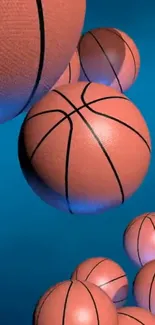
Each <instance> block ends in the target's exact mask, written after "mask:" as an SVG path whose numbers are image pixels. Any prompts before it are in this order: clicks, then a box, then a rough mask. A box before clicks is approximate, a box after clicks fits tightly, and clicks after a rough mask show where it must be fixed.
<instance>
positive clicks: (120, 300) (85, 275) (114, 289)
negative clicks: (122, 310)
mask: <svg viewBox="0 0 155 325" xmlns="http://www.w3.org/2000/svg"><path fill="white" fill-rule="evenodd" d="M71 278H72V280H80V281H89V282H91V283H94V284H96V285H97V286H98V287H100V288H101V289H102V290H103V291H104V292H106V294H107V295H108V296H109V297H110V298H111V299H112V301H113V303H114V304H115V305H116V307H121V306H122V305H124V304H125V302H126V299H127V294H128V279H127V276H126V274H125V272H124V270H123V269H122V268H121V266H120V265H118V264H117V263H116V262H114V261H112V260H110V259H108V258H103V257H95V258H89V259H88V260H86V261H84V262H83V263H81V264H79V265H78V266H77V268H76V269H75V271H74V272H73V275H72V277H71Z"/></svg>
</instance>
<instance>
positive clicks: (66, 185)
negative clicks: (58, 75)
mask: <svg viewBox="0 0 155 325" xmlns="http://www.w3.org/2000/svg"><path fill="white" fill-rule="evenodd" d="M53 112H54V111H53ZM56 112H59V113H61V114H63V115H65V117H66V116H67V114H66V113H65V112H64V111H62V110H56ZM67 120H68V122H69V126H70V130H69V136H68V141H67V153H66V161H65V197H66V203H67V206H68V211H69V212H70V213H71V214H73V211H72V209H71V205H70V202H69V192H68V168H69V163H68V159H69V158H68V156H69V152H70V146H71V138H72V133H73V122H72V120H71V118H70V117H69V116H67ZM58 123H59V122H58ZM56 126H57V124H56V125H55V127H56ZM52 130H53V128H52ZM50 133H51V129H49V130H48V132H47V133H46V134H45V135H44V136H43V137H42V138H41V140H40V141H39V142H38V144H37V146H36V147H35V149H34V151H33V153H32V155H31V157H30V161H32V159H33V156H34V154H35V152H36V151H37V149H38V148H39V147H40V145H41V143H42V142H43V141H44V140H45V139H46V138H47V136H48V135H49V134H50Z"/></svg>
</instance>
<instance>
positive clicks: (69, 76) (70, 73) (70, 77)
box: [68, 62, 72, 84]
mask: <svg viewBox="0 0 155 325" xmlns="http://www.w3.org/2000/svg"><path fill="white" fill-rule="evenodd" d="M71 70H72V69H71V63H70V62H69V64H68V73H69V75H68V83H69V84H70V83H71V79H72V72H71Z"/></svg>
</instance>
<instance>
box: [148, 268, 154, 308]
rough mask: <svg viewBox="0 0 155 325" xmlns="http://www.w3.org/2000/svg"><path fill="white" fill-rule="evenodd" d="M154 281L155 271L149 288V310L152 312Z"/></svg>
mask: <svg viewBox="0 0 155 325" xmlns="http://www.w3.org/2000/svg"><path fill="white" fill-rule="evenodd" d="M154 281H155V273H154V275H153V277H152V281H151V284H150V290H149V297H148V298H149V311H150V312H152V308H151V295H152V288H153V284H154Z"/></svg>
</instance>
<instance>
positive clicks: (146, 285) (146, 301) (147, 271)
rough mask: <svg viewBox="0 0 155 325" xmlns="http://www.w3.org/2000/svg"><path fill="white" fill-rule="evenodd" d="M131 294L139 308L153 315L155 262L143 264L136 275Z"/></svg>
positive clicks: (154, 311) (154, 309)
mask: <svg viewBox="0 0 155 325" xmlns="http://www.w3.org/2000/svg"><path fill="white" fill-rule="evenodd" d="M133 294H134V297H135V300H136V302H137V305H138V306H139V307H143V308H146V309H147V310H149V311H150V312H151V313H152V314H155V260H154V261H151V262H148V263H147V264H145V266H143V267H142V268H141V269H140V271H139V273H137V275H136V277H135V280H134V284H133Z"/></svg>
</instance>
